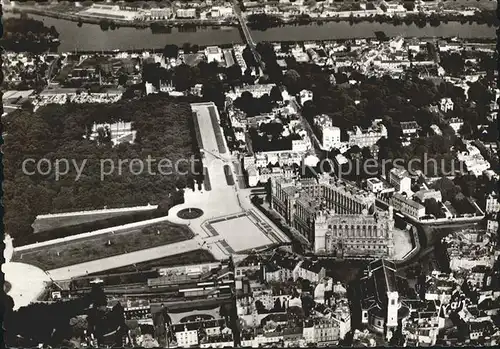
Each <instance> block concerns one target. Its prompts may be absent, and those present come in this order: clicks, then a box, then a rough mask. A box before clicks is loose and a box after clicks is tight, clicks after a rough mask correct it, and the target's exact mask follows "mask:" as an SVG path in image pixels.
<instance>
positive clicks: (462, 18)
mask: <svg viewBox="0 0 500 349" xmlns="http://www.w3.org/2000/svg"><path fill="white" fill-rule="evenodd" d="M4 11H5V12H12V13H28V14H34V15H39V16H45V17H51V18H56V19H63V20H67V21H72V22H77V23H82V24H83V23H87V24H101V23H102V22H103V21H106V22H108V23H112V26H113V27H117V28H118V27H128V28H150V27H151V28H155V27H156V28H159V27H167V28H173V27H210V26H226V27H238V26H239V23H238V20H237V19H236V18H231V19H225V20H215V19H168V20H141V21H127V20H120V19H111V18H108V19H106V18H92V17H87V16H82V15H79V14H77V13H67V12H59V11H51V10H49V9H46V8H35V7H28V6H18V7H6V8H4ZM247 18H248V19H249V27H251V29H254V30H266V29H269V28H273V27H281V26H285V25H309V24H315V25H323V24H325V23H330V22H334V23H340V22H347V23H349V24H351V25H352V24H358V23H363V22H368V23H379V24H382V23H386V24H392V25H393V26H401V25H411V24H416V25H417V26H419V27H421V28H423V27H425V26H426V25H428V24H429V25H431V26H433V27H437V26H439V25H441V24H447V23H450V22H457V23H460V24H466V23H468V24H479V25H482V24H485V25H488V26H490V27H492V26H495V25H496V26H498V25H499V24H500V20H499V19H498V18H497V16H496V14H495V11H490V10H482V11H477V12H476V13H475V14H474V15H469V16H466V15H462V14H459V13H432V14H424V13H418V12H416V11H413V12H408V13H406V14H405V15H404V16H398V15H395V16H389V15H380V14H365V13H363V12H362V11H353V12H351V14H350V15H349V16H346V15H340V14H333V15H329V16H322V17H311V16H309V15H307V14H301V15H297V16H292V17H285V16H282V15H267V14H251V15H249V16H248V17H247ZM252 18H253V19H252ZM256 18H257V21H256V20H255V19H256Z"/></svg>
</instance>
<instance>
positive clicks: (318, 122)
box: [314, 115, 341, 151]
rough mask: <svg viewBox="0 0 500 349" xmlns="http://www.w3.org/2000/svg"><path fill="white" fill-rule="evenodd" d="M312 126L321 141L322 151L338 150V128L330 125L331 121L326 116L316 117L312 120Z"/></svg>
mask: <svg viewBox="0 0 500 349" xmlns="http://www.w3.org/2000/svg"><path fill="white" fill-rule="evenodd" d="M314 126H315V129H316V132H317V133H318V135H319V139H320V141H321V147H322V149H323V150H328V151H329V150H331V149H333V148H339V147H340V145H341V142H340V128H338V127H336V126H333V125H332V119H331V117H329V116H328V115H318V116H316V117H315V118H314Z"/></svg>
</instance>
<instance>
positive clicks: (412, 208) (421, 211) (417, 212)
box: [390, 193, 425, 219]
mask: <svg viewBox="0 0 500 349" xmlns="http://www.w3.org/2000/svg"><path fill="white" fill-rule="evenodd" d="M390 204H391V205H392V206H393V207H394V209H396V210H398V211H400V212H401V213H403V214H405V215H407V216H410V217H413V218H416V219H420V218H421V217H423V216H425V207H424V206H423V205H421V204H419V203H418V202H416V201H413V200H412V199H409V198H407V197H406V196H404V195H402V194H399V193H394V195H393V196H392V197H391V199H390Z"/></svg>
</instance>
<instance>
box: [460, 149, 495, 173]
mask: <svg viewBox="0 0 500 349" xmlns="http://www.w3.org/2000/svg"><path fill="white" fill-rule="evenodd" d="M457 159H458V161H460V162H461V163H463V164H464V165H465V167H466V169H467V171H468V172H469V173H471V174H472V175H474V176H476V177H479V176H481V175H482V174H483V172H484V171H486V170H488V169H490V167H491V164H490V163H489V161H488V160H486V159H485V158H484V157H483V155H481V151H480V150H479V149H478V148H477V147H476V146H475V145H473V144H472V143H470V142H467V143H466V150H465V151H461V152H459V153H458V154H457Z"/></svg>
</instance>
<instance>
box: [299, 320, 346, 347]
mask: <svg viewBox="0 0 500 349" xmlns="http://www.w3.org/2000/svg"><path fill="white" fill-rule="evenodd" d="M302 333H303V336H304V340H305V341H306V342H307V343H311V344H316V345H318V346H329V345H337V344H338V341H339V339H340V328H339V322H338V321H337V320H336V319H333V318H315V319H308V320H306V321H304V325H303V332H302Z"/></svg>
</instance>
